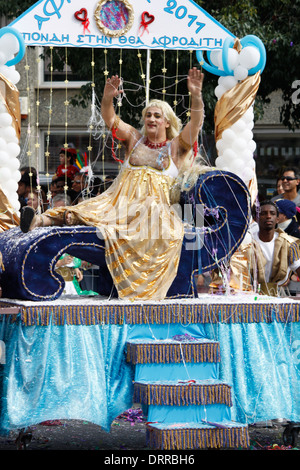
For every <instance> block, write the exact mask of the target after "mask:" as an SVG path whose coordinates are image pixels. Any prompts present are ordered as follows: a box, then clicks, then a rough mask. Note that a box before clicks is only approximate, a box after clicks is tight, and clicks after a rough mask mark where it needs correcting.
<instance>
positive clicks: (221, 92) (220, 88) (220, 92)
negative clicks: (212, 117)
mask: <svg viewBox="0 0 300 470" xmlns="http://www.w3.org/2000/svg"><path fill="white" fill-rule="evenodd" d="M225 91H226V88H224V87H223V86H222V85H217V86H216V88H215V95H216V97H217V98H218V100H219V99H220V98H221V97H222V96H223V95H224V93H225Z"/></svg>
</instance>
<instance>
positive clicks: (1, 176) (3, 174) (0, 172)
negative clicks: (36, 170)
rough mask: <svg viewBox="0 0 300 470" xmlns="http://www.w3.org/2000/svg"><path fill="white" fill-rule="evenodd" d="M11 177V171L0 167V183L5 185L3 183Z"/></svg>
mask: <svg viewBox="0 0 300 470" xmlns="http://www.w3.org/2000/svg"><path fill="white" fill-rule="evenodd" d="M10 179H11V171H10V169H9V168H6V167H3V168H0V183H1V184H2V185H3V186H5V183H6V182H7V181H9V180H10Z"/></svg>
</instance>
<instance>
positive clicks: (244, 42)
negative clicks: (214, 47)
mask: <svg viewBox="0 0 300 470" xmlns="http://www.w3.org/2000/svg"><path fill="white" fill-rule="evenodd" d="M240 43H241V46H242V47H246V46H254V47H256V48H257V49H258V50H259V53H260V59H259V62H258V64H257V65H256V66H255V67H253V68H252V69H250V70H248V75H254V74H255V73H256V72H258V71H260V73H262V72H263V70H264V68H265V65H266V60H267V59H266V57H267V54H266V48H265V46H264V44H263V43H262V41H261V40H260V39H259V38H258V37H257V36H254V35H251V34H250V35H248V36H245V37H244V38H243V39H241V41H240ZM233 45H234V39H233V38H231V37H228V38H226V39H225V41H224V44H223V48H222V65H223V69H224V70H220V69H218V68H217V67H216V66H215V65H213V64H212V62H211V60H210V54H211V51H207V58H208V60H209V62H210V64H208V63H207V62H206V61H205V60H204V58H203V52H202V51H200V50H198V51H196V57H197V60H198V62H199V63H200V64H201V65H202V67H203V68H204V69H205V70H207V71H208V72H210V73H213V74H214V75H218V76H220V77H221V76H228V75H233V74H234V72H233V70H232V69H231V68H230V67H229V63H228V49H229V48H230V47H232V46H233Z"/></svg>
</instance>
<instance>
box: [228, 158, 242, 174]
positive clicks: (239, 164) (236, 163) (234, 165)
mask: <svg viewBox="0 0 300 470" xmlns="http://www.w3.org/2000/svg"><path fill="white" fill-rule="evenodd" d="M230 167H231V168H232V171H234V172H236V171H239V170H242V169H243V168H244V167H245V163H244V162H243V160H242V159H241V158H236V159H235V160H234V161H233V162H232V163H231V165H230Z"/></svg>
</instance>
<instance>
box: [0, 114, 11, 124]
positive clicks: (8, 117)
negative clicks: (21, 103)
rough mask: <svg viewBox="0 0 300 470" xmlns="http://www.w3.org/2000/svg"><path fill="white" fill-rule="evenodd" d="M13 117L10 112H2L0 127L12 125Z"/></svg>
mask: <svg viewBox="0 0 300 470" xmlns="http://www.w3.org/2000/svg"><path fill="white" fill-rule="evenodd" d="M11 124H12V117H11V115H10V114H9V113H0V127H7V126H11Z"/></svg>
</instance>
